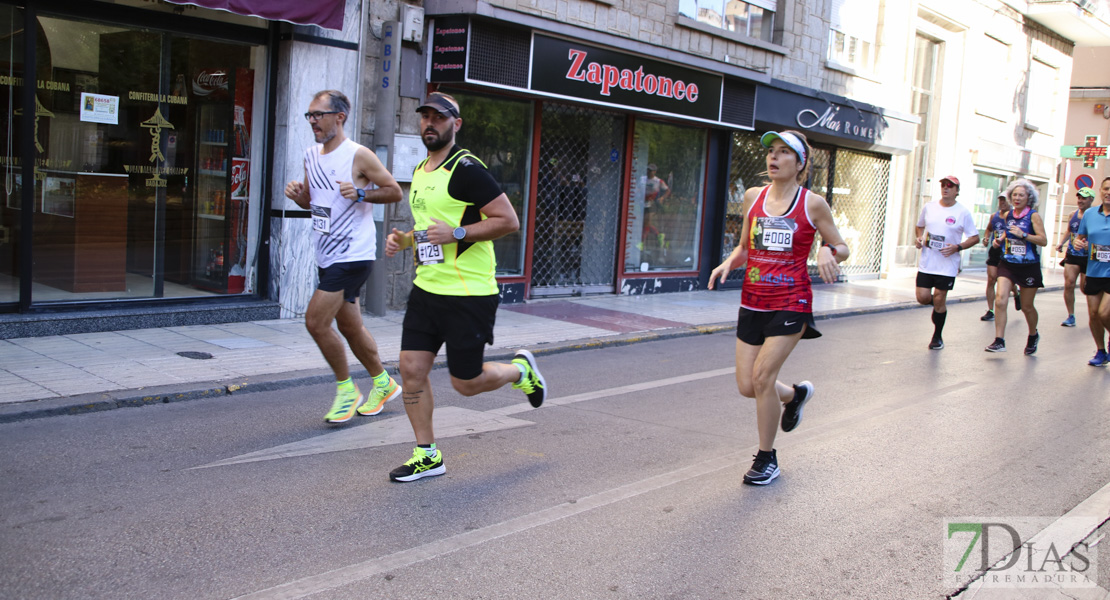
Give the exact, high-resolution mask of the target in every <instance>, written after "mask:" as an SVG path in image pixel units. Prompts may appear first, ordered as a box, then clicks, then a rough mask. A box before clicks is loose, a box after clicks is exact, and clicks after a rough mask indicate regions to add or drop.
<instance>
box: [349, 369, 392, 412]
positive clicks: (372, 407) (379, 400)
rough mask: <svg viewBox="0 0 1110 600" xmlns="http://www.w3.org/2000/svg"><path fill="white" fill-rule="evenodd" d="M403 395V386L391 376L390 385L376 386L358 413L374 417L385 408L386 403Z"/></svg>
mask: <svg viewBox="0 0 1110 600" xmlns="http://www.w3.org/2000/svg"><path fill="white" fill-rule="evenodd" d="M400 395H401V386H399V385H397V382H396V381H393V378H392V377H390V378H389V385H387V386H385V387H384V388H383V387H378V386H374V389H373V390H371V391H370V397H369V398H368V399H367V400H366V404H363V405H362V406H360V407H358V414H360V415H362V416H364V417H372V416H374V415H376V414H378V413H380V412H382V409H384V408H385V403H386V402H389V401H390V400H392V399H394V398H396V397H397V396H400Z"/></svg>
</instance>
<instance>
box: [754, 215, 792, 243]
mask: <svg viewBox="0 0 1110 600" xmlns="http://www.w3.org/2000/svg"><path fill="white" fill-rule="evenodd" d="M755 221H756V222H755V227H756V230H755V231H753V232H752V233H753V236H752V237H753V238H754V239H753V242H754V246H755V248H756V249H757V250H766V251H768V252H790V251H792V250H793V249H794V229H795V225H794V219H789V218H785V217H759V218H757V219H756V220H755Z"/></svg>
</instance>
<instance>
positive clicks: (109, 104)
mask: <svg viewBox="0 0 1110 600" xmlns="http://www.w3.org/2000/svg"><path fill="white" fill-rule="evenodd" d="M81 120H82V121H85V122H86V123H105V124H107V125H119V96H105V95H103V94H90V93H88V92H81Z"/></svg>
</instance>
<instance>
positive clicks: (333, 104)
mask: <svg viewBox="0 0 1110 600" xmlns="http://www.w3.org/2000/svg"><path fill="white" fill-rule="evenodd" d="M324 96H327V97H328V108H330V109H331V110H334V111H336V112H341V113H345V114H348V115H349V114H351V101H350V100H349V99H347V96H346V95H345V94H344V93H343V92H341V91H339V90H323V91H320V92H316V95H315V96H313V97H312V99H313V100H318V99H320V98H323V97H324Z"/></svg>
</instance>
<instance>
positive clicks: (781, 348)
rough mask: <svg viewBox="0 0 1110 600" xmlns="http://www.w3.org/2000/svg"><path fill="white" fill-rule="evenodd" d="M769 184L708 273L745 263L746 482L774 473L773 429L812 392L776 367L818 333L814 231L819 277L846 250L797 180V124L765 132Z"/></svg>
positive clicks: (832, 273)
mask: <svg viewBox="0 0 1110 600" xmlns="http://www.w3.org/2000/svg"><path fill="white" fill-rule="evenodd" d="M760 141H761V142H762V143H763V145H764V146H765V147H766V148H767V176H768V177H769V178H770V180H771V185H769V186H766V187H764V188H752V189H748V190H747V191H746V192H744V204H745V206H747V207H748V210H747V211H746V214H745V217H744V226H743V230H742V231H743V234H742V236H741V242H740V243H739V244H737V245H736V249H735V250H733V251H732V254H729V256H728V258H726V259H725V260H724V262H722V263H721V264H720V265H719V266H718V267H717V268H715V269H713V273H712V274H711V275H710V276H709V289H713V287H714V285H715V284H716V282H717V281H718V280H720V281H722V282H723V281H725V278H726V277H727V276H728V274H729V272H731V271H732V270H733V269H738V268H741V267H744V266H747V269H746V270H745V273H744V289H743V291H742V292H741V294H740V314H739V316H738V318H737V323H736V337H737V340H736V384H737V387H738V388H739V389H740V394H741V395H743V396H746V397H748V398H755V401H756V402H755V408H756V421H757V425H758V427H759V453H758V454H756V455H755V462H754V463H753V464H752V468H751V470H749V471H748V472H747V473H746V474H745V475H744V483H749V484H753V485H766V484H768V483H770V482H771V481H772V480H773V479H775V478H776V477H778V476H779V465H778V456H777V454H776V452H775V449H774V445H775V435H776V434H777V433H778V428H779V423H780V416H781V424H782V430H783V431H792V430H793V429H794V428H795V427H797V426H798V423H799V422H800V421H801V418H802V408H803V407H804V406H805V403H806V402H808V401H809V400H810V398H812V397H813V384H812V383H810V382H808V381H803V382H801V383H798V384H795V385H793V386H789V385H786V384H784V383H782V382H780V381H778V376H779V371H780V370H781V369H782V365H783V363H785V362H786V358H787V357H788V356H790V353H791V352H792V351H793V350H794V346H796V345H797V344H798V340H800V339H802V338H815V337H820V335H821V334H820V332H818V331H817V329H816V328H815V327H814V321H813V289H812V287H811V285H810V279H809V274H808V271H807V270H806V269H807V267H806V259H807V258H808V257H809V252H810V248H811V247H812V245H813V239H814V234H815V233H820V234H821V237H822V239H823V240H824V242H825V243H824V244H823V245H822V247H821V248H820V249H819V250H818V252H817V270H818V273H820V275H821V279H823V280H825V281H827V282H833V281H836V279H837V277H838V276H839V274H840V267H839V266H838V265H837V263H840V262H843V261H844V260H846V259H847V258H848V252H849V249H848V245H847V244H845V243H844V239H843V238H842V237H841V236H840V232H839V231H837V229H836V224H835V223H834V222H833V217H832V211H830V210H829V205H828V203H827V202H825V199H824V198H822V197H821V196H818V195H817V194H814V193H813V192H810V191H809V190H807V189H805V188H803V187H802V184H803V183H805V181H806V177H807V175H808V173H809V157H810V155H811V152H812V151H811V149H810V147H809V143H808V142H807V141H806V138H805V135H804V134H802V133H799V132H797V131H783V132H781V133H780V132H774V131H771V132H768V133H765V134H763V137H762V138H761V139H760Z"/></svg>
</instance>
